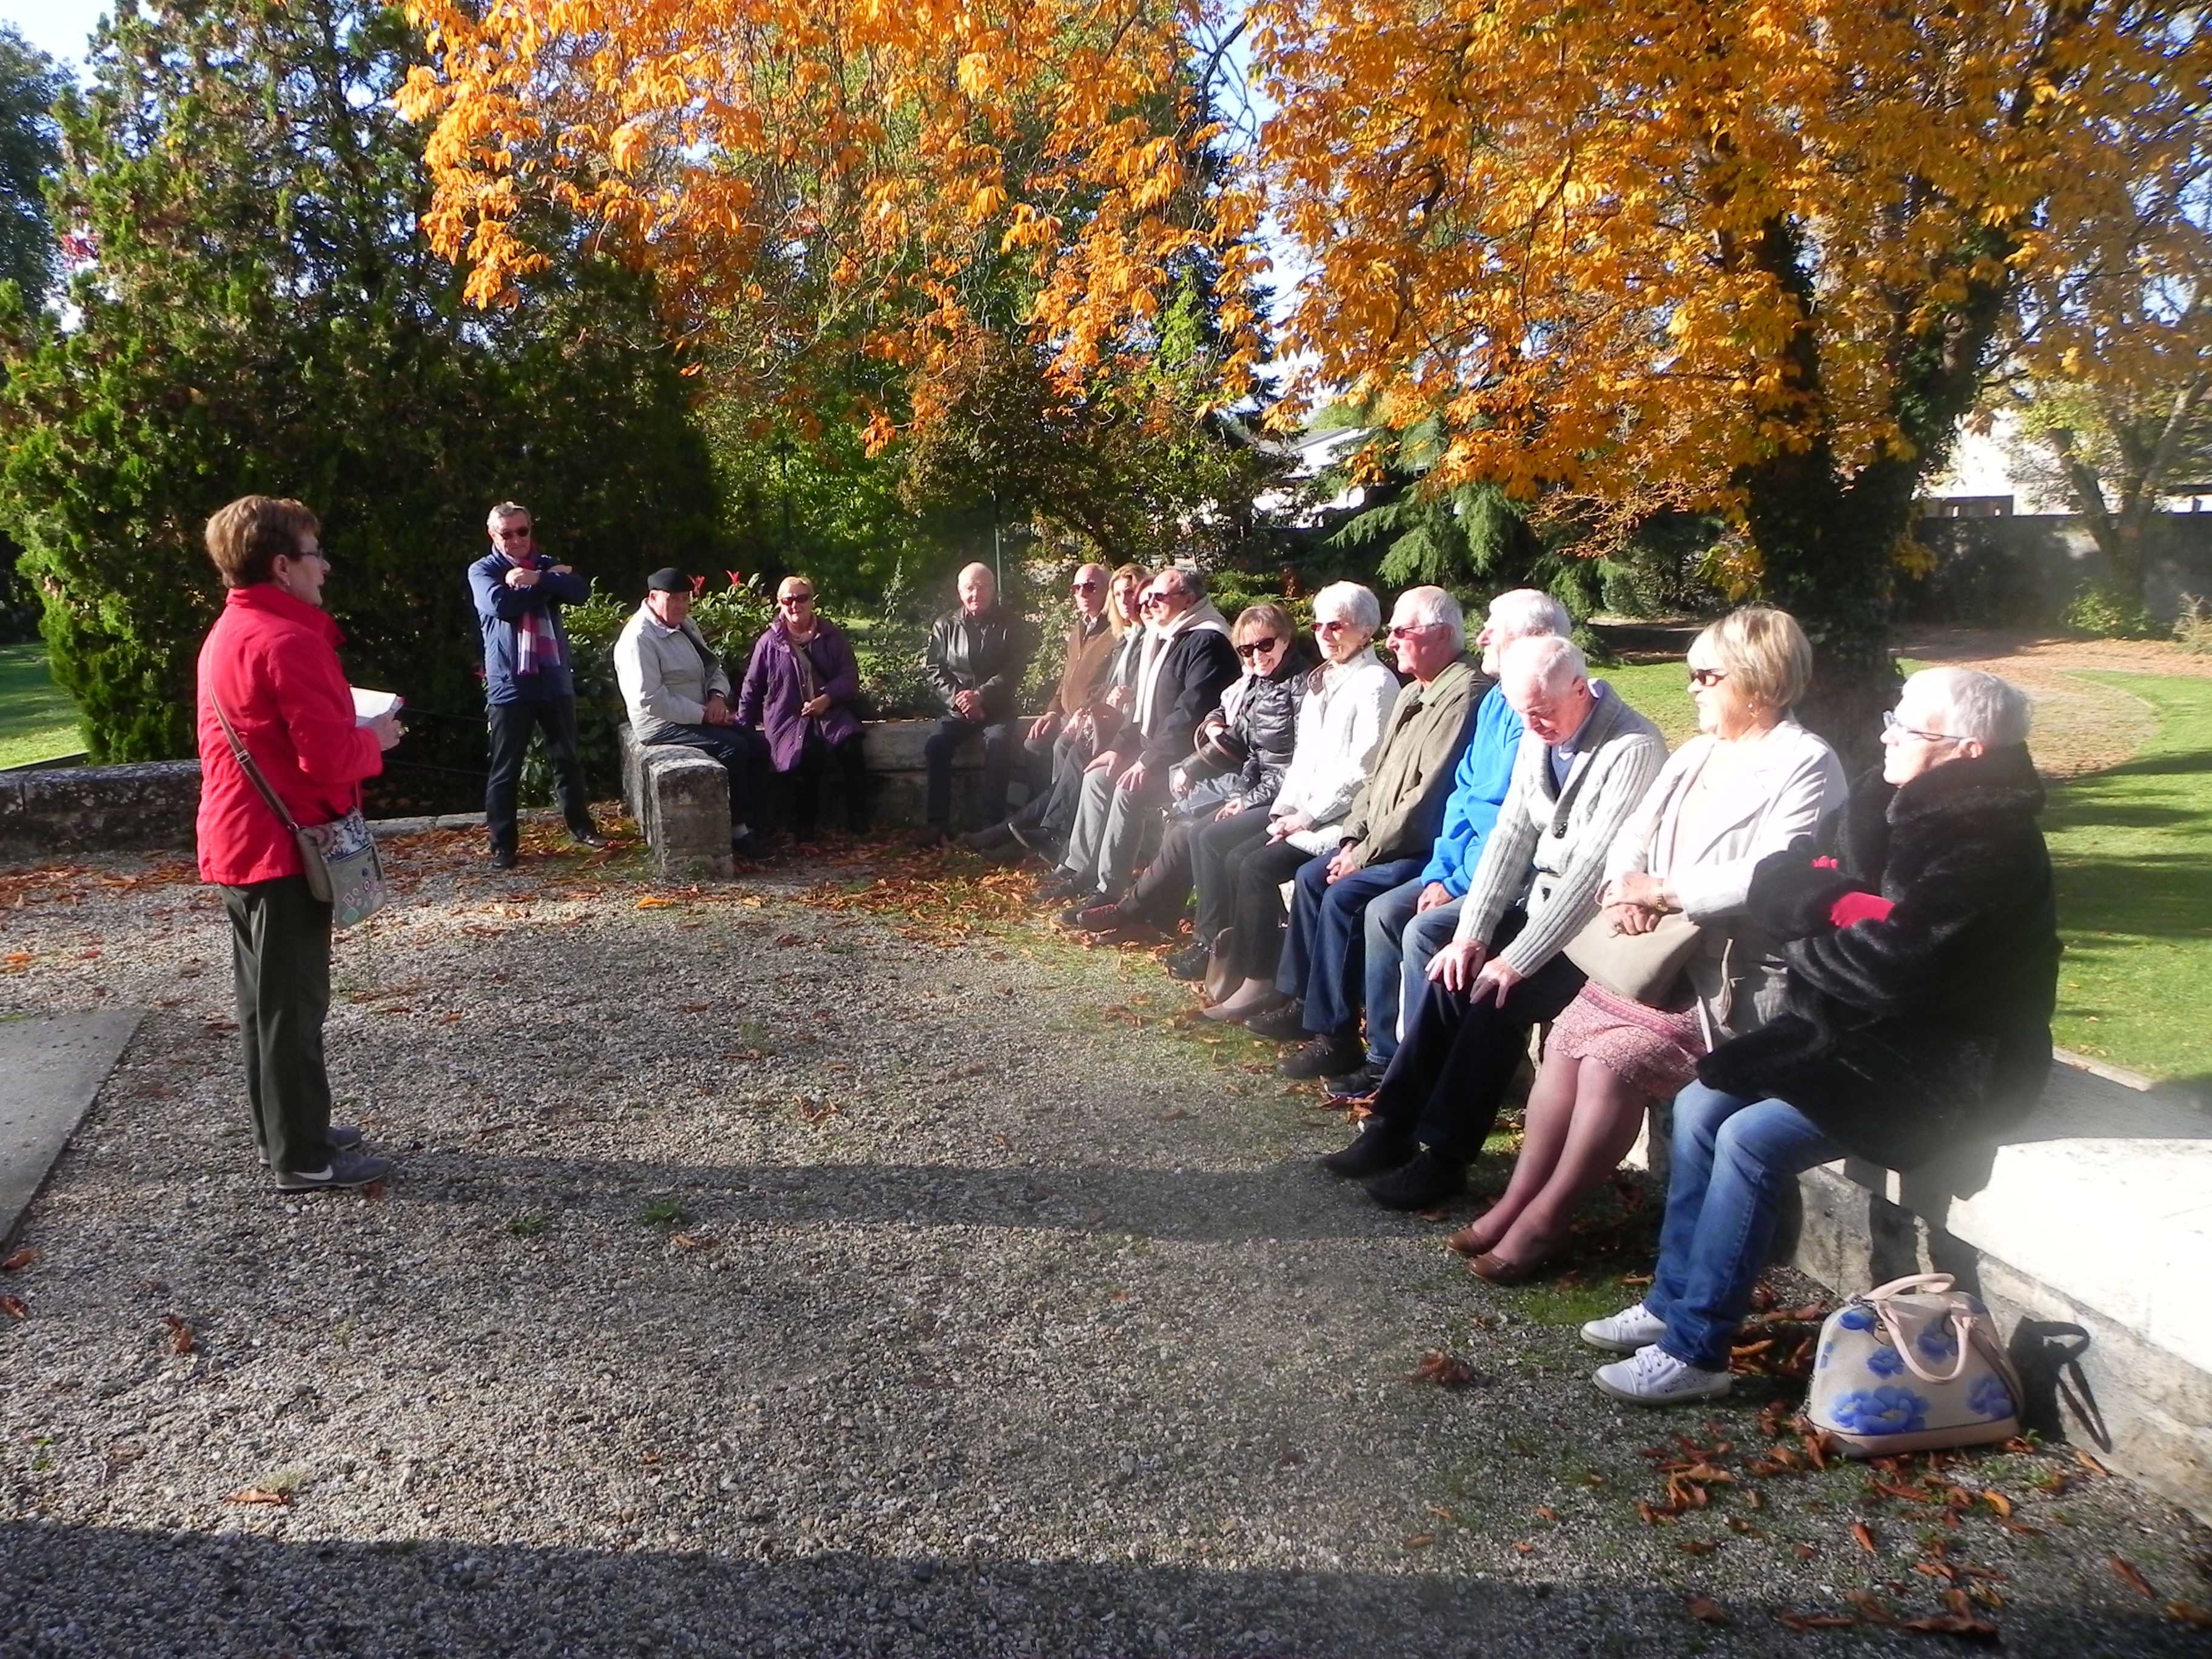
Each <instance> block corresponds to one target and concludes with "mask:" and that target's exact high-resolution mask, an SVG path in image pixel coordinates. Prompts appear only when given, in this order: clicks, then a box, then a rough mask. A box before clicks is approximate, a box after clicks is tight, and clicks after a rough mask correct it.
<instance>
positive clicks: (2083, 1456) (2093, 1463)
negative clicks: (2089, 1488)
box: [2074, 1446, 2106, 1474]
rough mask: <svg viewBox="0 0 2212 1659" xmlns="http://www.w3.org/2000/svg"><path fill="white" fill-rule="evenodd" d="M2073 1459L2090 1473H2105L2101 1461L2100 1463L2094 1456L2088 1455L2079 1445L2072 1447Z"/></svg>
mask: <svg viewBox="0 0 2212 1659" xmlns="http://www.w3.org/2000/svg"><path fill="white" fill-rule="evenodd" d="M2074 1461H2075V1462H2077V1463H2079V1464H2080V1465H2081V1467H2082V1468H2085V1469H2087V1470H2088V1471H2089V1473H2090V1474H2105V1473H2106V1468H2105V1466H2104V1465H2103V1464H2102V1463H2100V1462H2098V1461H2097V1460H2096V1459H2095V1458H2093V1457H2092V1456H2090V1455H2089V1454H2088V1453H2087V1452H2085V1451H2083V1450H2082V1449H2081V1448H2080V1447H2079V1446H2076V1447H2075V1448H2074Z"/></svg>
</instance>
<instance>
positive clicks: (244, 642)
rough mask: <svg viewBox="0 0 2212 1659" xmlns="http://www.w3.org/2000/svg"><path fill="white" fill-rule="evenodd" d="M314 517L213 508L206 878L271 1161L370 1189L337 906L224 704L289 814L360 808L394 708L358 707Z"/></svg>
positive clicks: (256, 1120) (204, 658)
mask: <svg viewBox="0 0 2212 1659" xmlns="http://www.w3.org/2000/svg"><path fill="white" fill-rule="evenodd" d="M321 531H322V526H321V525H320V524H319V522H318V521H317V520H316V518H315V515H314V514H313V513H310V512H309V511H308V510H307V508H306V507H302V506H301V504H300V503H299V502H297V501H276V500H272V499H271V498H270V497H269V496H266V495H248V496H246V497H245V498H243V499H242V500H240V501H233V502H232V503H231V504H230V505H229V506H228V507H224V508H223V509H222V512H220V513H216V515H215V517H213V518H212V519H210V520H208V526H207V550H208V556H209V557H210V558H211V559H213V560H214V561H215V568H216V570H217V571H218V572H219V573H221V574H222V582H223V586H225V587H227V588H228V589H229V590H230V591H229V592H228V593H227V594H226V595H225V596H224V602H223V609H222V616H220V617H217V618H216V624H215V626H214V627H213V628H212V629H210V630H209V631H208V636H207V641H206V642H205V643H204V644H203V645H202V646H201V647H200V661H199V698H198V720H199V742H200V775H201V783H200V811H199V852H200V879H201V880H203V881H207V882H214V883H218V884H221V886H222V905H223V909H224V911H225V913H226V914H228V916H229V917H230V932H231V962H232V965H233V968H234V972H235V975H236V977H237V982H238V1030H239V1037H240V1042H242V1044H243V1045H244V1047H245V1050H246V1099H247V1102H248V1103H249V1104H250V1105H251V1107H252V1112H253V1135H254V1139H255V1140H256V1141H257V1142H258V1143H259V1146H260V1148H261V1158H262V1162H263V1163H264V1164H267V1165H268V1166H269V1167H270V1169H271V1170H275V1171H276V1184H277V1186H278V1187H279V1188H283V1190H285V1191H287V1192H307V1191H313V1190H316V1189H319V1188H337V1187H365V1186H367V1185H368V1183H369V1182H373V1181H379V1180H381V1179H383V1177H384V1176H386V1175H388V1174H390V1173H391V1170H392V1164H391V1161H390V1160H389V1159H388V1158H370V1157H368V1156H366V1155H364V1154H363V1153H362V1152H361V1150H360V1146H361V1131H360V1130H358V1129H355V1128H349V1127H343V1126H338V1125H333V1124H332V1123H331V1085H330V1079H329V1077H328V1076H327V1074H326V1073H325V1071H324V1067H323V1018H324V1016H325V1014H327V1013H328V1012H329V1011H330V1006H331V907H330V906H329V905H328V904H326V903H325V902H322V901H321V900H319V899H318V898H316V897H315V896H314V895H313V893H312V892H310V891H309V890H308V888H307V876H306V874H305V873H304V869H303V866H302V865H301V859H300V849H299V847H298V845H297V843H295V842H294V841H293V839H292V833H291V831H290V830H289V829H286V828H285V827H284V824H283V821H282V820H281V819H279V818H278V817H277V816H276V812H275V811H273V810H271V808H270V805H269V803H268V802H267V801H266V800H264V799H263V798H262V795H261V793H260V791H259V790H258V789H256V788H255V787H254V786H253V782H252V779H250V778H248V777H247V776H246V773H245V771H244V770H243V769H241V768H240V766H239V764H238V762H237V760H236V759H235V757H233V755H232V754H231V751H230V742H229V739H228V738H226V737H225V736H224V735H223V729H222V720H221V719H219V718H218V717H217V715H216V702H218V701H220V702H221V703H222V712H223V714H225V715H227V716H228V717H229V720H230V723H231V726H233V728H234V729H235V730H236V732H237V733H238V736H239V738H240V741H241V742H242V743H243V744H245V745H246V752H247V753H248V754H249V755H251V756H252V757H253V762H254V764H255V765H256V766H257V767H258V769H260V772H261V775H262V776H263V777H264V778H265V779H267V780H268V781H269V786H270V788H271V789H273V790H275V791H276V795H277V798H278V799H281V800H282V801H283V803H284V805H285V807H286V808H287V809H288V810H289V811H290V812H291V814H292V817H293V819H294V821H295V823H303V824H317V823H330V822H331V820H333V819H335V818H340V817H344V816H345V815H346V814H347V813H348V812H349V811H352V810H353V809H354V806H355V805H356V803H357V802H358V800H359V799H360V793H361V782H362V779H363V778H368V777H374V775H376V774H377V773H379V772H380V771H382V770H383V769H384V760H383V751H384V750H387V749H389V748H391V747H392V744H396V743H398V741H399V737H400V726H399V723H398V717H397V716H396V715H393V714H382V715H380V716H379V717H378V718H377V719H375V720H371V721H369V722H368V724H366V725H358V724H356V722H355V720H354V712H353V694H352V692H351V691H350V690H349V688H348V687H347V684H346V677H345V670H344V669H343V668H341V667H340V666H339V665H338V653H337V647H338V646H339V644H340V643H342V642H343V638H344V636H343V635H341V634H340V633H339V632H338V627H337V623H334V622H332V621H331V618H330V617H329V615H328V614H327V613H326V612H325V611H324V610H323V580H324V578H325V577H326V576H328V575H329V574H330V570H331V562H330V560H329V559H328V558H326V557H325V556H324V554H323V550H322V548H321V546H320V544H319V540H318V538H319V536H320V534H321Z"/></svg>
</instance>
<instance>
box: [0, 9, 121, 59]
mask: <svg viewBox="0 0 2212 1659" xmlns="http://www.w3.org/2000/svg"><path fill="white" fill-rule="evenodd" d="M111 9H112V0H0V23H13V24H14V25H15V27H17V28H18V29H20V30H21V31H22V34H23V38H24V39H25V40H28V41H29V42H30V43H31V44H32V45H33V46H36V47H38V48H39V49H40V51H42V52H50V53H52V55H53V56H54V57H56V58H68V59H69V60H70V62H71V63H82V61H83V60H84V45H85V41H86V40H87V38H88V36H89V35H90V34H91V33H92V27H93V25H94V23H97V22H98V21H100V18H101V17H103V16H104V15H106V13H107V12H108V11H110V10H111Z"/></svg>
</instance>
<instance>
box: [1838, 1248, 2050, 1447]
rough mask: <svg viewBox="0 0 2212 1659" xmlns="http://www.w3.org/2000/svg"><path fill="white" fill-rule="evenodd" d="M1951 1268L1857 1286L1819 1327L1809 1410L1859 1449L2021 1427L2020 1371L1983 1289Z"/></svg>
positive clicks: (1986, 1436)
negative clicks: (1967, 1287) (1859, 1290)
mask: <svg viewBox="0 0 2212 1659" xmlns="http://www.w3.org/2000/svg"><path fill="white" fill-rule="evenodd" d="M1951 1282H1952V1281H1951V1275H1950V1274H1948V1273H1915V1274H1912V1275H1911V1277H1909V1278H1905V1279H1892V1280H1891V1281H1890V1282H1889V1283H1888V1284H1887V1285H1878V1286H1876V1287H1875V1289H1873V1290H1871V1291H1866V1292H1865V1293H1864V1294H1863V1295H1860V1296H1855V1297H1852V1298H1851V1299H1850V1301H1849V1302H1847V1303H1845V1304H1844V1305H1843V1306H1842V1307H1840V1308H1838V1310H1836V1311H1835V1312H1834V1313H1832V1314H1830V1315H1829V1316H1828V1319H1827V1322H1826V1324H1824V1325H1823V1326H1821V1328H1820V1352H1819V1353H1818V1354H1817V1355H1816V1356H1815V1357H1814V1362H1813V1389H1812V1395H1811V1398H1810V1399H1809V1400H1808V1401H1807V1402H1806V1406H1805V1414H1806V1416H1807V1417H1808V1418H1809V1419H1811V1420H1812V1421H1813V1422H1814V1424H1816V1425H1819V1426H1820V1427H1821V1428H1823V1429H1826V1431H1828V1433H1829V1434H1830V1435H1832V1437H1834V1438H1835V1440H1836V1442H1837V1443H1838V1445H1840V1446H1841V1447H1842V1448H1843V1449H1844V1452H1845V1453H1846V1454H1847V1455H1850V1456H1853V1457H1887V1456H1890V1455H1893V1454H1895V1453H1899V1452H1917V1451H1931V1450H1934V1449H1936V1448H1938V1447H1942V1446H1977V1445H1981V1444H1983V1443H1986V1442H1989V1441H1995V1440H2009V1439H2011V1438H2012V1437H2013V1436H2015V1435H2016V1434H2018V1433H2019V1432H2020V1376H2019V1373H2017V1372H2016V1371H2015V1370H2013V1365H2012V1361H2011V1359H2010V1358H2009V1357H2008V1356H2007V1354H2006V1353H2005V1351H2004V1348H2003V1346H2002V1344H2000V1343H1999V1342H1998V1340H1997V1336H1996V1325H1995V1322H1993V1321H1992V1320H1991V1319H1990V1310H1988V1309H1987V1308H1985V1307H1984V1306H1983V1305H1982V1301H1981V1298H1980V1297H1976V1296H1969V1295H1968V1294H1966V1292H1965V1291H1954V1290H1953V1289H1952V1288H1951Z"/></svg>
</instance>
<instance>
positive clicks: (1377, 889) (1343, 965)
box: [1275, 858, 1423, 1032]
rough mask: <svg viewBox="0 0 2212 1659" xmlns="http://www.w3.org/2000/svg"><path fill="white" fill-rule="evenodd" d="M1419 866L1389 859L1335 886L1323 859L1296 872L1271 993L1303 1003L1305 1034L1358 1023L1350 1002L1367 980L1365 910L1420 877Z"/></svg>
mask: <svg viewBox="0 0 2212 1659" xmlns="http://www.w3.org/2000/svg"><path fill="white" fill-rule="evenodd" d="M1422 863H1423V860H1419V859H1392V860H1389V862H1388V863H1384V864H1372V865H1370V866H1368V867H1367V868H1366V869H1364V870H1355V871H1353V872H1352V873H1351V874H1350V875H1348V876H1346V877H1345V878H1343V879H1342V880H1341V881H1334V882H1333V881H1331V880H1330V879H1329V878H1328V859H1327V858H1317V859H1316V860H1313V862H1312V863H1310V864H1309V865H1307V866H1305V867H1304V868H1303V869H1301V870H1300V871H1299V872H1298V874H1297V884H1296V890H1294V891H1293V892H1292V894H1291V926H1290V931H1289V932H1288V933H1285V935H1284V936H1283V955H1282V960H1281V961H1280V963H1278V964H1277V968H1276V972H1275V988H1276V989H1277V990H1278V991H1280V992H1281V993H1282V994H1284V995H1285V996H1291V997H1303V998H1304V999H1305V1005H1306V1008H1305V1021H1306V1030H1309V1031H1322V1032H1327V1031H1340V1030H1346V1029H1347V1028H1349V1027H1351V1026H1352V1025H1353V1024H1355V1023H1356V1022H1357V1021H1358V1018H1359V1004H1358V1001H1357V1000H1355V999H1356V998H1357V997H1358V995H1359V993H1360V990H1361V987H1362V985H1363V983H1364V981H1365V979H1366V977H1367V974H1366V969H1365V967H1364V962H1365V957H1366V954H1367V953H1366V939H1367V933H1366V921H1367V906H1368V904H1369V902H1370V901H1371V900H1374V899H1376V898H1379V897H1381V896H1383V894H1385V893H1387V892H1389V890H1391V889H1392V888H1394V887H1395V886H1397V885H1398V884H1400V883H1401V882H1403V881H1404V880H1406V879H1407V878H1408V877H1410V876H1417V875H1419V874H1420V872H1421V865H1422Z"/></svg>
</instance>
